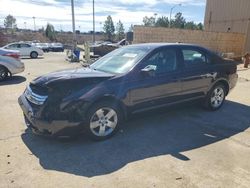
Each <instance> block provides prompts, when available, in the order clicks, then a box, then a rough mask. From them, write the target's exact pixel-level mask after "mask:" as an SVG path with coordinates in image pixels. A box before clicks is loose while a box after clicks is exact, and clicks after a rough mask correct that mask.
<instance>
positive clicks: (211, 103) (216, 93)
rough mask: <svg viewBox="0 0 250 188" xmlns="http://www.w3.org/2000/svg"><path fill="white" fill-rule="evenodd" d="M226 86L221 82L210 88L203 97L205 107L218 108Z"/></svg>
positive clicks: (223, 97) (223, 98)
mask: <svg viewBox="0 0 250 188" xmlns="http://www.w3.org/2000/svg"><path fill="white" fill-rule="evenodd" d="M225 97H226V88H225V86H224V85H223V84H216V85H215V86H213V87H212V89H210V91H209V92H208V93H207V96H206V98H205V103H204V106H205V108H206V109H208V110H211V111H216V110H218V109H220V108H221V107H222V105H223V103H224V101H225Z"/></svg>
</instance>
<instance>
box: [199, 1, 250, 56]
mask: <svg viewBox="0 0 250 188" xmlns="http://www.w3.org/2000/svg"><path fill="white" fill-rule="evenodd" d="M204 25H205V30H207V31H215V32H216V31H218V32H236V33H244V34H246V42H245V51H250V0H207V5H206V14H205V20H204Z"/></svg>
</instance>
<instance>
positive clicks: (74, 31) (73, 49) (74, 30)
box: [71, 0, 77, 62]
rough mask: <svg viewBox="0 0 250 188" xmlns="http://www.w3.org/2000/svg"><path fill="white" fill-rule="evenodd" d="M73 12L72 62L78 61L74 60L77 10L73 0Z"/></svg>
mask: <svg viewBox="0 0 250 188" xmlns="http://www.w3.org/2000/svg"><path fill="white" fill-rule="evenodd" d="M71 11H72V29H73V48H72V56H71V57H72V59H71V62H74V61H76V60H75V59H74V51H75V50H76V46H77V44H76V28H75V10H74V0H71Z"/></svg>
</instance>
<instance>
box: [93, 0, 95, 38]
mask: <svg viewBox="0 0 250 188" xmlns="http://www.w3.org/2000/svg"><path fill="white" fill-rule="evenodd" d="M93 43H95V0H93Z"/></svg>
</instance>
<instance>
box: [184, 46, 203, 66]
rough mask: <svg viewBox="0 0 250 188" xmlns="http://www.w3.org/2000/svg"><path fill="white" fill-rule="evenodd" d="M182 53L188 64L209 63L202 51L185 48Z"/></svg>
mask: <svg viewBox="0 0 250 188" xmlns="http://www.w3.org/2000/svg"><path fill="white" fill-rule="evenodd" d="M182 54H183V58H184V63H185V65H186V66H193V65H194V66H195V65H202V64H207V58H206V55H205V54H204V53H202V52H200V51H197V50H191V49H190V50H189V49H184V50H182Z"/></svg>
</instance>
